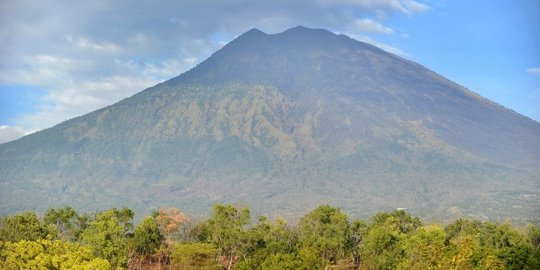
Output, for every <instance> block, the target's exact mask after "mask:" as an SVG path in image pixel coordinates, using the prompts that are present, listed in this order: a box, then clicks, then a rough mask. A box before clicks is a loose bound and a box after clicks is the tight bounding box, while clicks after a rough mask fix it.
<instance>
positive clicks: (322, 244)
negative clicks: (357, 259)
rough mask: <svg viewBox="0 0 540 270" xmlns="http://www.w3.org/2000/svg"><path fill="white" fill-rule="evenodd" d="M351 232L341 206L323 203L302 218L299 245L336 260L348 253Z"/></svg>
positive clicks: (327, 258)
mask: <svg viewBox="0 0 540 270" xmlns="http://www.w3.org/2000/svg"><path fill="white" fill-rule="evenodd" d="M349 233H350V224H349V221H348V218H347V215H345V214H344V213H342V212H341V211H340V210H339V208H335V207H331V206H329V205H323V206H320V207H319V208H317V209H315V210H313V211H311V212H310V213H308V214H307V215H306V216H304V217H303V218H302V219H301V220H300V224H299V245H300V247H303V248H307V249H310V250H316V251H317V252H318V253H319V254H318V255H319V256H320V257H323V258H324V259H325V260H328V261H330V262H335V261H336V260H337V259H339V258H341V257H344V256H345V255H346V253H347V247H348V246H347V244H348V241H349Z"/></svg>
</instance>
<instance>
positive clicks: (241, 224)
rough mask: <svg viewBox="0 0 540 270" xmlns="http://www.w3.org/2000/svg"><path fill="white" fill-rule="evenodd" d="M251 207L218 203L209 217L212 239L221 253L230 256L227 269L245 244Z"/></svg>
mask: <svg viewBox="0 0 540 270" xmlns="http://www.w3.org/2000/svg"><path fill="white" fill-rule="evenodd" d="M249 219H250V215H249V209H248V208H243V209H237V208H236V207H234V206H232V205H220V204H217V205H215V206H214V208H213V214H212V217H210V219H208V230H209V235H210V241H211V242H212V243H213V244H214V245H216V246H217V247H218V248H219V250H220V254H221V255H223V256H226V257H227V258H228V261H229V263H228V266H227V269H230V268H231V266H232V263H233V260H234V258H235V257H236V256H239V255H240V253H241V250H242V248H243V246H244V244H245V236H246V235H245V226H246V225H247V224H248V223H249V221H250V220H249Z"/></svg>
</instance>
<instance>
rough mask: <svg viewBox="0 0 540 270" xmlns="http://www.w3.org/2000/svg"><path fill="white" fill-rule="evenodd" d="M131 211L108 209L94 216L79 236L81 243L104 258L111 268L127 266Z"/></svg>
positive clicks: (131, 226) (126, 209)
mask: <svg viewBox="0 0 540 270" xmlns="http://www.w3.org/2000/svg"><path fill="white" fill-rule="evenodd" d="M133 214H134V213H133V211H131V210H130V209H128V208H123V209H120V210H119V209H116V208H113V209H110V210H106V211H102V212H99V213H97V214H95V217H94V219H93V220H92V221H90V222H89V224H88V227H87V228H86V229H85V230H84V231H83V232H82V234H81V242H82V243H83V244H85V245H88V246H90V247H91V248H92V250H93V251H94V254H95V255H96V256H97V257H101V258H105V259H107V260H108V261H109V262H111V264H112V266H113V267H116V266H125V265H126V264H127V238H128V236H129V235H128V234H129V233H131V230H132V228H133V224H132V223H131V220H132V219H133Z"/></svg>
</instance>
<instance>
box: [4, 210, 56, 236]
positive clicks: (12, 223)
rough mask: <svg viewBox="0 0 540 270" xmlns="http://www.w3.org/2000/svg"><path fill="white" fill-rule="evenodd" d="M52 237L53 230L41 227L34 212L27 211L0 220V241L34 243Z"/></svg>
mask: <svg viewBox="0 0 540 270" xmlns="http://www.w3.org/2000/svg"><path fill="white" fill-rule="evenodd" d="M54 235H55V232H54V230H53V229H52V228H49V227H47V226H43V225H42V224H41V223H40V222H39V219H38V218H37V216H36V214H35V213H34V212H30V211H27V212H23V213H20V214H17V215H13V216H8V217H3V218H2V219H1V220H0V241H4V242H19V241H21V240H29V241H35V240H38V239H43V238H47V236H49V237H51V238H52V237H54Z"/></svg>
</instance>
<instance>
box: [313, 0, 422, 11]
mask: <svg viewBox="0 0 540 270" xmlns="http://www.w3.org/2000/svg"><path fill="white" fill-rule="evenodd" d="M317 2H319V3H321V4H323V5H327V6H329V5H350V6H361V7H364V8H368V9H376V10H377V11H387V10H397V11H400V12H403V13H406V14H412V13H420V12H425V11H427V10H429V6H428V5H426V4H423V3H420V2H418V1H413V0H318V1H317Z"/></svg>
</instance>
